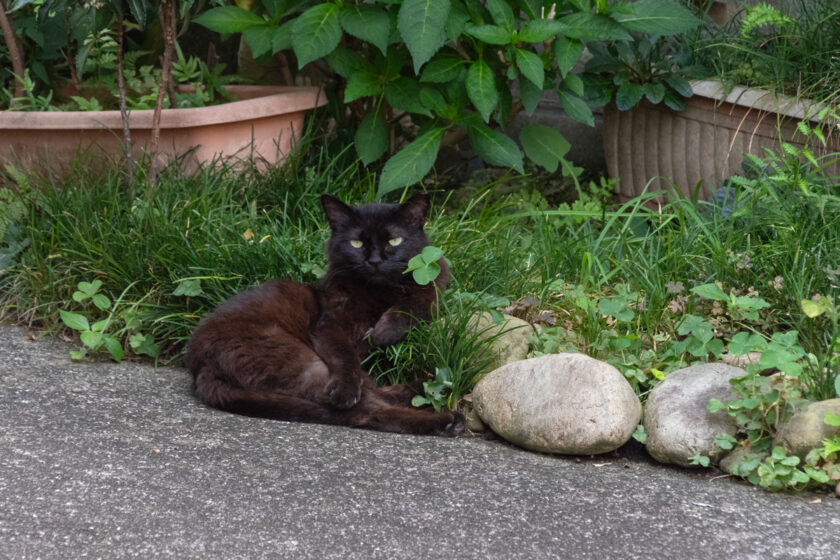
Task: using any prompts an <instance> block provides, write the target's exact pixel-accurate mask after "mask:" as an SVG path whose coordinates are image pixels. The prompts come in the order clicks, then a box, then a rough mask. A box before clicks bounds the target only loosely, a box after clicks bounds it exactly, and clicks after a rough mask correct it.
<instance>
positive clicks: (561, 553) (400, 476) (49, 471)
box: [0, 327, 840, 560]
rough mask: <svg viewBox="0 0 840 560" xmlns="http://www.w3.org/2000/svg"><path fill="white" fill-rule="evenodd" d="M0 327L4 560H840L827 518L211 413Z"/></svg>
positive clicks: (570, 470)
mask: <svg viewBox="0 0 840 560" xmlns="http://www.w3.org/2000/svg"><path fill="white" fill-rule="evenodd" d="M71 348H72V345H67V344H65V343H62V342H60V341H56V340H54V339H49V338H43V339H40V340H30V339H29V337H28V336H27V331H26V330H25V329H21V328H18V327H0V356H2V360H0V558H10V559H30V558H32V559H34V558H43V559H53V558H56V559H59V558H60V559H69V558H107V559H110V558H114V559H121V558H224V559H228V558H243V559H257V558H318V559H320V558H342V559H345V558H350V559H352V558H359V559H362V558H363V559H370V558H383V559H392V558H393V559H399V558H459V559H460V558H476V559H481V558H499V559H508V558H528V559H532V558H533V559H540V558H562V559H578V558H593V559H594V558H597V559H602V558H619V559H624V558H654V559H657V558H675V559H693V558H735V559H749V558H756V559H759V558H761V559H766V558H785V559H790V558H808V559H811V560H815V559H816V560H818V559H822V558H838V557H839V556H838V555H840V500H838V499H836V498H831V497H829V496H828V495H827V494H826V495H812V494H809V495H804V496H803V495H774V494H769V493H767V492H765V491H763V490H760V489H755V488H752V487H749V486H747V485H744V484H742V483H739V482H735V481H732V480H730V479H727V478H719V477H718V478H716V477H714V476H712V475H709V474H707V473H702V472H693V471H685V470H679V469H673V468H669V467H665V466H660V465H656V464H653V463H651V462H649V461H647V460H644V459H626V458H616V457H610V456H607V457H597V458H594V459H592V458H585V459H583V460H576V459H575V458H569V457H555V456H546V455H539V454H535V453H531V452H528V451H523V450H519V449H516V448H513V447H510V446H508V445H506V444H504V443H502V442H499V441H487V440H483V439H477V438H456V439H444V438H421V437H410V436H399V435H392V434H382V433H375V432H368V431H362V430H352V429H346V428H336V427H329V426H318V425H306V424H291V423H285V422H276V421H269V420H261V419H254V418H245V417H239V416H235V415H232V414H226V413H223V412H219V411H215V410H212V409H208V408H206V407H204V406H202V405H201V404H200V403H198V402H197V401H196V400H195V399H194V397H193V396H192V394H191V390H190V384H191V379H190V377H189V375H188V374H187V373H186V372H185V371H184V370H182V369H178V368H158V369H155V368H153V367H151V366H150V365H146V364H136V363H122V364H114V363H111V362H85V363H74V362H72V361H71V360H70V358H69V354H68V352H69V350H70V349H71Z"/></svg>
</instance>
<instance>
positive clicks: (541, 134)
mask: <svg viewBox="0 0 840 560" xmlns="http://www.w3.org/2000/svg"><path fill="white" fill-rule="evenodd" d="M519 140H520V141H521V142H522V147H523V148H524V149H525V155H526V156H528V158H530V159H531V161H533V162H534V163H536V164H537V165H539V166H541V167H543V168H545V169H546V171H548V172H549V173H554V172H555V171H557V166H558V165H559V164H560V160H561V159H563V157H564V156H565V155H566V154H567V153H568V151H569V148H570V147H571V144H569V142H568V141H567V140H566V139H565V138H563V135H562V134H560V133H559V132H558V131H557V130H555V129H553V128H551V127H548V126H544V125H540V124H527V125H525V126H523V127H522V132H521V133H520V135H519Z"/></svg>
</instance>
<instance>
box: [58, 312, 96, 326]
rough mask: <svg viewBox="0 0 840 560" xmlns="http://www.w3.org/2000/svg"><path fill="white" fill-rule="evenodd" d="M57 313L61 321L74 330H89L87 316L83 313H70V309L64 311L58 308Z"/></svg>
mask: <svg viewBox="0 0 840 560" xmlns="http://www.w3.org/2000/svg"><path fill="white" fill-rule="evenodd" d="M58 314H59V315H60V316H61V322H62V323H64V324H65V325H67V326H68V327H70V328H71V329H73V330H74V331H89V330H90V323H88V320H87V317H85V316H84V315H79V314H78V313H71V312H70V311H64V310H63V309H59V311H58Z"/></svg>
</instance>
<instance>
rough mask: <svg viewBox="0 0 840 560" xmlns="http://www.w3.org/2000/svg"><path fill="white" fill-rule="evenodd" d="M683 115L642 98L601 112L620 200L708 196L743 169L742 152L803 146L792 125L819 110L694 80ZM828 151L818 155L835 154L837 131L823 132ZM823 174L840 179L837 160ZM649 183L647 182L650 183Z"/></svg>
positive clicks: (839, 144)
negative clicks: (648, 195)
mask: <svg viewBox="0 0 840 560" xmlns="http://www.w3.org/2000/svg"><path fill="white" fill-rule="evenodd" d="M692 85H693V87H694V96H693V97H691V98H690V99H689V100H688V102H687V103H686V107H685V110H683V111H679V112H677V111H673V110H671V109H668V108H667V107H665V106H664V105H661V104H660V105H653V104H650V103H648V102H647V101H643V102H642V103H640V104H639V105H638V106H636V107H634V108H633V109H631V110H629V111H619V110H618V109H617V108H616V107H615V106H612V105H611V106H608V107H606V108H605V109H604V153H605V155H606V159H607V169H608V170H609V174H610V176H611V177H617V178H619V179H620V182H619V184H618V186H617V191H618V193H619V195H620V196H621V197H622V198H623V199H629V198H632V197H634V196H637V195H639V194H641V193H642V192H643V191H644V190H645V188H646V187H647V192H651V191H657V190H670V189H672V188H674V189H676V190H678V191H679V192H680V193H681V194H682V195H683V196H689V197H690V196H693V195H694V192H695V190H696V189H697V188H698V185H699V191H698V196H699V198H700V199H708V198H709V197H710V196H711V195H712V193H714V191H715V190H716V189H717V188H718V187H720V186H722V184H723V182H724V181H725V180H726V178H727V177H730V176H731V175H734V174H737V173H740V172H741V162H742V161H743V159H744V154H746V153H751V154H757V155H763V154H764V153H765V151H764V148H771V149H777V148H779V135H780V134H781V135H782V138H784V139H785V141H786V142H790V143H793V144H797V145H800V146H801V145H802V142H803V140H804V137H803V135H802V134H801V133H799V132H798V131H797V128H796V124H797V123H798V122H799V121H801V120H803V119H806V118H808V119H809V120H812V119H813V118H815V115H816V113H817V112H819V109H820V107H819V106H818V105H817V104H815V103H808V101H807V100H796V99H792V98H788V97H785V96H776V95H774V94H772V93H770V92H768V91H764V90H756V89H746V88H735V89H733V90H732V91H731V92H730V93H729V94H728V95H726V94H725V93H724V92H723V88H722V86H721V84H720V83H719V82H716V81H697V82H693V84H692ZM824 132H825V135H826V138H827V140H828V146H827V147H826V148H821V149H819V150H815V153H816V155H818V156H819V155H822V154H825V153H834V152H840V133H838V131H837V130H836V123H835V125H834V130H830V129H829V127H828V126H826V127H824ZM827 172H828V173H829V174H831V175H840V163H838V162H835V163H833V164H832V165H831V166H830V167H829V168H828V169H827ZM648 184H649V185H648Z"/></svg>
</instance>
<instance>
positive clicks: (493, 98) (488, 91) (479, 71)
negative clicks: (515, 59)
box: [466, 59, 499, 122]
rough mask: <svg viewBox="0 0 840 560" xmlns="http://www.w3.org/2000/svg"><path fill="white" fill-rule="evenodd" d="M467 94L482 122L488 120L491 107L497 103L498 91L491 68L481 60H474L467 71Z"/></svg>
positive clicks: (491, 111)
mask: <svg viewBox="0 0 840 560" xmlns="http://www.w3.org/2000/svg"><path fill="white" fill-rule="evenodd" d="M466 86H467V95H468V96H469V98H470V101H472V103H473V105H475V107H476V109H478V112H479V113H481V117H482V118H483V119H484V122H488V121H489V120H490V115H491V114H492V113H493V109H495V108H496V105H498V103H499V92H498V90H497V89H496V79H495V76H494V75H493V70H492V69H491V68H490V66H489V65H488V64H487V63H486V62H484V61H483V60H480V59H479V60H476V61H475V62H473V63H472V64H471V65H470V69H469V71H468V72H467V84H466Z"/></svg>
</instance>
